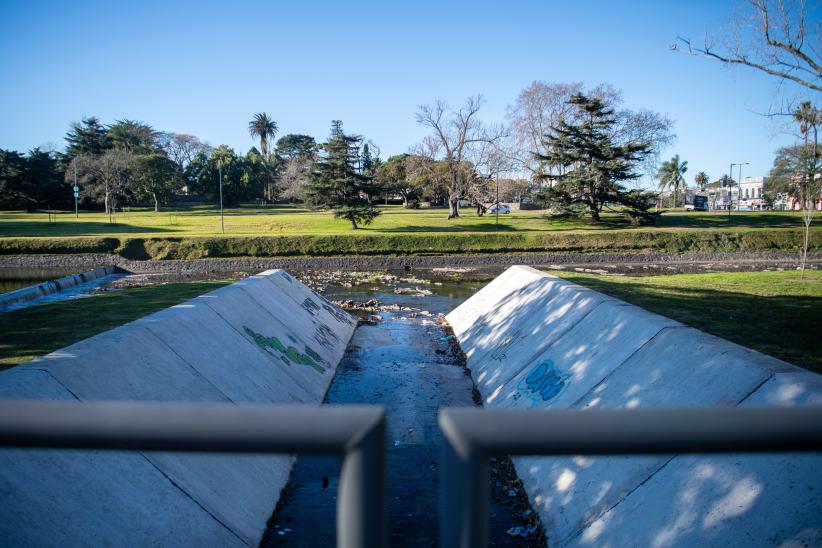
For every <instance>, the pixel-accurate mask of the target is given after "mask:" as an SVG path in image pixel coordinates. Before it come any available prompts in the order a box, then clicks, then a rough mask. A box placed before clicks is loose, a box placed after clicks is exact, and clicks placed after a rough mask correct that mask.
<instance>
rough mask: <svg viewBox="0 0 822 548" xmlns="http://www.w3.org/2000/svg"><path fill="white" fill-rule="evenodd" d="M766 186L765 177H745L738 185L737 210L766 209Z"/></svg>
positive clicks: (766, 180)
mask: <svg viewBox="0 0 822 548" xmlns="http://www.w3.org/2000/svg"><path fill="white" fill-rule="evenodd" d="M767 184H768V179H767V177H745V179H744V180H743V181H742V183H740V185H739V205H738V206H737V209H739V210H742V211H755V210H756V211H759V210H763V209H768V207H769V206H768V203H767V202H766V201H765V189H766V188H767Z"/></svg>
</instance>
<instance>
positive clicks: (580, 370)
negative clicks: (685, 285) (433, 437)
mask: <svg viewBox="0 0 822 548" xmlns="http://www.w3.org/2000/svg"><path fill="white" fill-rule="evenodd" d="M763 313H767V311H763ZM447 319H448V321H449V323H450V324H451V326H452V327H453V329H454V333H455V335H456V336H457V338H458V339H459V341H460V344H461V346H462V348H463V350H464V352H465V354H466V356H467V358H468V368H469V369H470V371H471V375H472V377H473V379H474V382H475V383H476V385H477V387H478V389H479V391H480V393H481V395H482V398H483V401H484V404H485V405H486V406H488V407H516V408H534V407H547V408H552V407H553V408H577V409H590V408H599V409H607V408H632V407H677V406H717V405H720V406H737V405H740V406H762V405H773V406H776V405H781V406H787V405H807V404H815V405H820V404H822V376H820V375H817V374H815V373H811V372H808V371H805V370H802V369H799V368H797V367H795V366H792V365H790V364H787V363H785V362H782V361H780V360H777V359H775V358H772V357H769V356H766V355H763V354H761V353H758V352H755V351H752V350H750V349H747V348H744V347H741V346H739V345H736V344H733V343H731V342H728V341H726V340H724V339H720V338H718V337H714V336H712V335H708V334H706V333H703V332H701V331H699V330H697V329H694V328H691V327H687V326H685V325H682V324H680V323H678V322H675V321H672V320H670V319H667V318H664V317H661V316H658V315H656V314H652V313H650V312H647V311H645V310H642V309H640V308H638V307H636V306H633V305H629V304H627V303H624V302H622V301H619V300H617V299H613V298H610V297H608V296H605V295H603V294H601V293H598V292H596V291H593V290H590V289H587V288H584V287H581V286H578V285H576V284H573V283H570V282H567V281H564V280H561V279H559V278H556V277H554V276H550V275H547V274H545V273H543V272H539V271H537V270H534V269H531V268H528V267H512V268H510V269H508V270H507V271H506V272H504V273H503V274H502V275H500V276H499V277H498V278H496V279H495V280H494V281H493V282H491V283H490V284H489V285H487V286H486V287H484V288H483V289H482V290H480V291H479V292H478V293H477V294H475V295H474V296H473V297H472V298H470V299H468V300H467V301H466V302H465V303H463V304H462V305H461V306H459V307H458V308H457V309H455V310H454V311H453V312H451V313H450V314H449V315H448V316H447ZM789 337H790V334H786V338H789ZM786 344H789V343H788V342H786ZM514 463H515V465H516V468H517V472H518V474H519V476H520V478H521V479H522V481H523V485H524V487H525V489H526V491H527V492H528V494H529V497H530V499H531V502H532V504H533V506H534V509H535V510H537V511H538V512H539V513H540V516H541V519H542V523H543V526H544V527H545V530H546V534H547V537H548V542H549V544H550V545H563V546H576V545H592V546H673V545H710V546H719V545H721V546H743V545H744V546H750V545H778V544H781V543H794V544H796V545H821V544H822V479H820V478H822V456H819V455H815V454H814V455H732V456H675V457H673V458H671V457H667V456H651V457H612V458H603V457H595V458H594V457H574V458H549V457H519V458H516V459H514ZM791 545H793V544H791Z"/></svg>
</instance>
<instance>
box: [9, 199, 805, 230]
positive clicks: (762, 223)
mask: <svg viewBox="0 0 822 548" xmlns="http://www.w3.org/2000/svg"><path fill="white" fill-rule="evenodd" d="M381 209H382V215H380V216H379V217H377V219H376V220H375V221H374V223H373V224H371V225H369V226H365V227H362V229H361V230H358V231H353V230H352V229H351V225H350V224H349V223H348V222H347V221H341V220H335V219H334V218H333V217H332V215H331V214H330V213H327V212H316V211H309V210H306V209H301V208H298V207H291V206H270V207H239V208H232V209H227V210H226V211H225V228H226V236H287V235H333V234H354V233H358V234H403V233H408V234H419V233H425V234H431V235H435V234H438V233H466V232H467V233H471V232H485V233H488V232H495V231H497V230H499V231H503V232H589V231H614V230H631V231H649V230H682V229H689V230H700V229H714V230H715V229H722V230H728V229H731V230H740V229H741V230H745V229H763V228H771V229H781V228H798V227H799V226H801V217H800V215H799V214H798V213H791V212H733V213H732V214H731V216H730V217H728V215H727V213H722V212H709V213H701V212H700V213H697V212H688V213H686V212H684V211H681V212H680V211H677V212H669V213H666V214H664V215H663V216H662V217H661V218H660V219H659V221H658V222H657V224H656V225H655V226H653V227H633V226H631V225H630V224H629V223H628V222H627V221H626V220H625V219H623V218H622V217H620V216H617V215H613V214H605V216H604V222H602V223H593V222H590V221H588V220H585V219H552V218H550V217H547V216H546V215H545V214H544V213H543V212H541V211H514V212H512V213H511V214H508V215H500V217H499V226H498V227H497V225H496V217H495V216H494V215H489V214H486V215H483V216H482V217H479V216H477V214H476V213H475V211H474V210H472V209H470V208H466V209H464V210H463V211H462V217H461V218H460V219H456V220H451V221H449V220H448V219H447V210H445V209H418V210H410V209H404V208H402V207H401V206H381ZM56 218H57V222H55V223H49V222H48V215H47V214H45V213H24V212H5V213H0V236H2V237H81V236H86V237H88V236H101V237H121V236H131V237H156V236H172V237H186V236H212V237H213V236H220V217H219V209H218V208H215V207H213V206H200V207H189V208H185V209H175V210H169V211H161V212H158V213H155V212H154V211H152V210H147V209H142V208H132V209H131V211H129V212H127V213H118V214H117V217H116V219H117V223H116V224H111V223H109V217H108V216H107V215H105V214H104V213H100V212H81V213H80V218H79V219H75V217H74V212H70V213H69V212H62V213H59V214H58V215H57V217H56Z"/></svg>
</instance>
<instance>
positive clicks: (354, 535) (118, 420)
mask: <svg viewBox="0 0 822 548" xmlns="http://www.w3.org/2000/svg"><path fill="white" fill-rule="evenodd" d="M385 439H386V438H385V409H384V408H383V407H382V406H353V405H351V406H349V405H346V406H337V405H323V406H308V405H231V404H188V403H185V404H184V403H179V404H177V403H175V404H169V403H145V402H94V403H78V402H55V401H36V400H16V401H3V402H0V446H7V447H39V448H70V449H111V450H124V449H129V450H137V451H185V452H217V453H302V454H320V455H329V454H341V455H343V462H342V471H341V473H340V486H339V493H338V496H337V545H338V546H342V547H359V546H374V547H382V546H386V545H387V533H386V531H387V529H386V525H387V518H386V512H385V506H386V505H385V496H386V494H385V476H386V460H385Z"/></svg>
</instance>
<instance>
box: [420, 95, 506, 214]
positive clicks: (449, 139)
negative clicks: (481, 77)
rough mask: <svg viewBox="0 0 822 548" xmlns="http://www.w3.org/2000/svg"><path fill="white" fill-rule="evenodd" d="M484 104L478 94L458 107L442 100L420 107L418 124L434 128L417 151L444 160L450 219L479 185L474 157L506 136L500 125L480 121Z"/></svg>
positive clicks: (458, 211) (434, 158) (457, 212)
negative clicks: (472, 162)
mask: <svg viewBox="0 0 822 548" xmlns="http://www.w3.org/2000/svg"><path fill="white" fill-rule="evenodd" d="M481 107H482V96H481V95H477V96H474V97H469V98H468V100H467V101H466V102H465V104H464V105H463V106H462V107H461V108H460V109H459V110H453V109H451V108H450V107H449V106H448V105H447V104H446V103H445V102H444V101H441V100H437V101H435V102H434V103H433V104H430V105H422V106H420V107H419V108H418V110H417V114H416V120H417V123H418V124H420V125H422V126H426V127H429V128H431V129H432V130H433V131H432V135H430V136H429V137H428V138H426V139H424V140H423V142H422V143H421V144H420V145H419V146H418V147H417V153H418V154H422V155H425V156H428V157H429V158H431V159H432V160H434V161H441V162H443V166H444V168H445V172H446V178H445V185H446V188H447V190H448V218H449V219H454V218H457V217H459V216H460V200H462V199H464V198H468V197H469V194H471V193H472V187H476V185H477V177H476V171H475V170H474V169H472V168H471V160H472V159H473V156H474V155H475V154H476V153H477V152H478V149H481V148H482V147H483V146H485V145H487V144H488V143H492V142H495V141H497V140H499V139H501V138H502V137H503V136H504V135H505V131H504V129H503V128H502V127H501V126H487V125H485V124H483V123H482V121H480V119H479V118H478V117H477V113H478V112H479V110H480V108H481Z"/></svg>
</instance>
